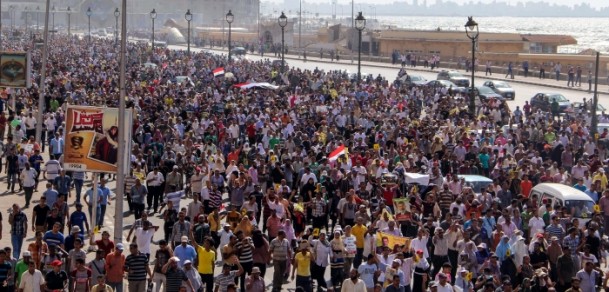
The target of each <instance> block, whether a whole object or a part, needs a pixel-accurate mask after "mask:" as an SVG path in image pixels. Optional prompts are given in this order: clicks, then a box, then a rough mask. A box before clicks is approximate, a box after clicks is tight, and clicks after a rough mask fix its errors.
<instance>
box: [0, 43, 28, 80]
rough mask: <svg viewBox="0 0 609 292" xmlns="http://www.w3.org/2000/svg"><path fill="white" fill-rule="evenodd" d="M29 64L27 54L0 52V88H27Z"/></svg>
mask: <svg viewBox="0 0 609 292" xmlns="http://www.w3.org/2000/svg"><path fill="white" fill-rule="evenodd" d="M30 64H31V63H30V62H29V53H27V52H0V87H11V88H27V87H28V86H29V85H30V77H31V74H30V71H31V70H30Z"/></svg>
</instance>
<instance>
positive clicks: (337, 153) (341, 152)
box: [328, 145, 349, 161]
mask: <svg viewBox="0 0 609 292" xmlns="http://www.w3.org/2000/svg"><path fill="white" fill-rule="evenodd" d="M348 153H349V151H348V149H347V147H345V145H340V146H338V147H337V148H336V149H335V150H334V151H332V153H330V155H328V160H329V161H336V160H337V159H338V158H339V157H340V156H341V155H345V156H346V155H347V154H348Z"/></svg>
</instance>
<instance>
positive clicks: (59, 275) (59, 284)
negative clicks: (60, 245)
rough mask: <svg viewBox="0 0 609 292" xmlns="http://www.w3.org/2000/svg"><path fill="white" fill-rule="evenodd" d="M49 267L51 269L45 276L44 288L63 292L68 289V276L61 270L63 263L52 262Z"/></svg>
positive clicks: (58, 261)
mask: <svg viewBox="0 0 609 292" xmlns="http://www.w3.org/2000/svg"><path fill="white" fill-rule="evenodd" d="M50 265H51V267H52V269H51V271H49V272H47V273H46V275H45V282H46V288H47V289H48V290H50V291H54V290H59V291H65V289H67V287H68V274H67V273H66V271H64V270H63V269H62V265H63V262H61V261H60V260H54V261H53V262H51V264H50ZM48 290H47V291H48Z"/></svg>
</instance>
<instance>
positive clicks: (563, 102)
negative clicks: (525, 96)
mask: <svg viewBox="0 0 609 292" xmlns="http://www.w3.org/2000/svg"><path fill="white" fill-rule="evenodd" d="M554 100H556V102H558V106H559V112H560V113H563V112H565V110H566V109H568V108H569V107H570V106H571V103H570V102H569V100H568V99H567V98H566V97H565V96H564V95H562V94H560V93H544V92H541V93H538V94H535V96H533V97H531V101H530V102H529V103H530V104H531V106H532V107H535V108H538V109H541V110H542V111H548V112H549V111H551V110H552V102H554Z"/></svg>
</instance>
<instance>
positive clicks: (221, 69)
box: [212, 67, 224, 77]
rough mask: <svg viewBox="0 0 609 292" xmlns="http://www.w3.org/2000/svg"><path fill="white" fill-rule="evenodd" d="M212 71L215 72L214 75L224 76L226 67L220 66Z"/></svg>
mask: <svg viewBox="0 0 609 292" xmlns="http://www.w3.org/2000/svg"><path fill="white" fill-rule="evenodd" d="M212 72H214V77H219V76H224V67H218V68H216V69H214V71H212Z"/></svg>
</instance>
